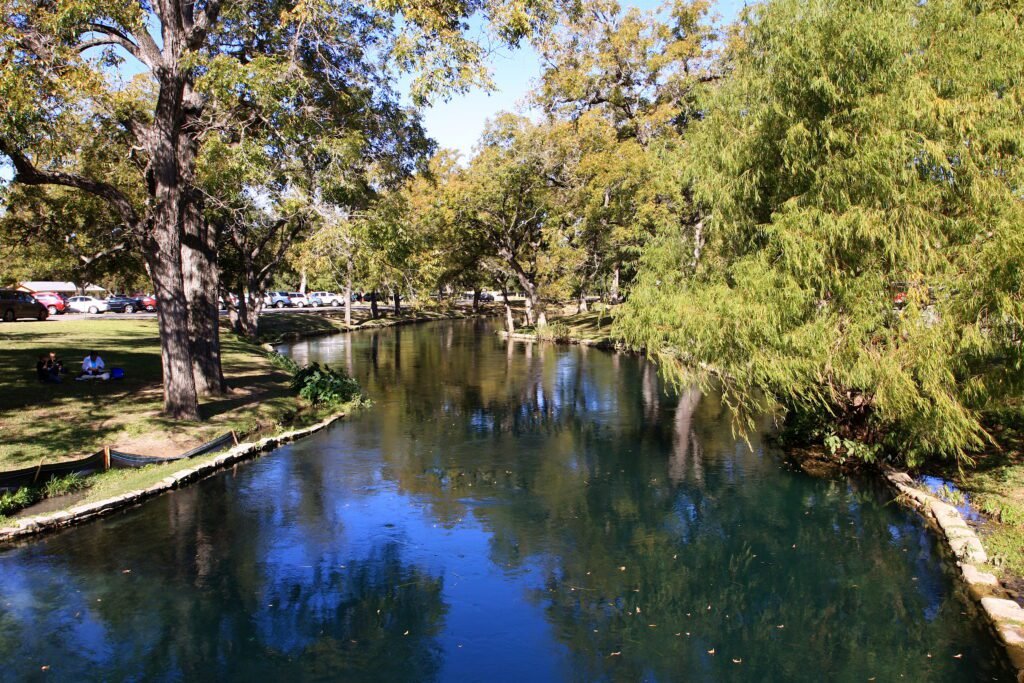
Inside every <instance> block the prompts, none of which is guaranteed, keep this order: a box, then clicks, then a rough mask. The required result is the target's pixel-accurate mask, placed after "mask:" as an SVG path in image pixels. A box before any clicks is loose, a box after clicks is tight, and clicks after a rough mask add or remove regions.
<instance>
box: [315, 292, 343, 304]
mask: <svg viewBox="0 0 1024 683" xmlns="http://www.w3.org/2000/svg"><path fill="white" fill-rule="evenodd" d="M308 298H309V303H310V304H311V305H313V306H341V305H342V304H343V303H344V302H345V297H344V296H342V295H341V294H335V293H334V292H310V293H309V295H308Z"/></svg>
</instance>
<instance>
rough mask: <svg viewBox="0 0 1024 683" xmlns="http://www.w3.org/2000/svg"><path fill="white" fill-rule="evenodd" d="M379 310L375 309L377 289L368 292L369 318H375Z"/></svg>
mask: <svg viewBox="0 0 1024 683" xmlns="http://www.w3.org/2000/svg"><path fill="white" fill-rule="evenodd" d="M378 313H379V311H378V310H377V290H376V289H375V290H373V291H372V292H370V318H372V319H373V320H376V319H377V315H378Z"/></svg>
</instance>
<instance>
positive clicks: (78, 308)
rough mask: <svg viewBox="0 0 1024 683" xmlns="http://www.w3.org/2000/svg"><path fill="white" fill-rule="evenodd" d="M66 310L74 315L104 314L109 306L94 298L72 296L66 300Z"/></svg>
mask: <svg viewBox="0 0 1024 683" xmlns="http://www.w3.org/2000/svg"><path fill="white" fill-rule="evenodd" d="M68 308H70V309H71V310H72V311H74V312H76V313H106V312H107V310H108V309H109V306H107V302H106V301H104V300H103V299H97V298H96V297H94V296H73V297H71V298H70V299H68Z"/></svg>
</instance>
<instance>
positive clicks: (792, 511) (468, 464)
mask: <svg viewBox="0 0 1024 683" xmlns="http://www.w3.org/2000/svg"><path fill="white" fill-rule="evenodd" d="M292 352H293V354H294V355H295V356H296V357H297V358H301V359H303V360H318V361H321V362H327V363H331V364H333V363H339V364H341V363H344V364H346V365H347V364H351V367H352V369H353V372H354V374H355V375H356V376H357V377H358V378H359V380H360V382H362V383H363V386H364V388H365V389H366V391H367V393H368V394H369V395H370V396H371V397H372V399H373V401H374V406H373V408H372V409H370V410H368V411H366V412H365V413H363V414H361V415H358V416H356V417H354V418H353V419H352V420H350V421H348V422H346V423H343V424H340V425H339V426H338V427H336V428H333V429H331V430H329V431H326V432H323V433H320V434H318V435H316V436H314V437H312V438H310V439H307V440H305V441H302V442H300V443H297V444H294V445H292V446H289V447H286V448H283V449H281V450H280V451H279V452H277V453H275V454H273V455H271V456H270V457H267V458H264V459H262V460H260V461H258V462H256V463H252V464H249V465H246V466H244V467H240V468H239V469H238V470H237V472H235V473H232V474H229V475H225V476H220V477H216V478H213V479H210V480H207V481H204V482H202V483H201V484H199V485H197V486H195V487H192V488H190V489H187V490H184V491H180V492H177V493H175V494H173V495H170V496H165V497H163V498H161V499H159V500H157V501H154V502H151V503H149V504H147V505H146V506H143V507H142V508H139V509H138V510H136V511H133V512H131V513H128V514H125V515H122V516H119V517H116V518H112V519H109V520H105V521H103V522H99V523H96V524H92V525H88V526H85V527H81V528H79V529H75V530H72V531H69V532H67V533H64V534H60V535H57V536H54V537H52V538H50V539H47V540H45V541H42V542H39V543H35V544H31V545H27V546H24V547H22V548H19V549H15V550H9V551H0V596H3V597H2V598H0V657H3V658H4V661H5V662H6V664H5V666H7V668H6V669H5V670H4V671H5V673H4V674H0V677H3V676H4V675H6V673H7V672H12V673H14V674H15V675H16V677H19V678H20V677H23V676H21V675H20V674H23V673H26V672H28V673H32V672H36V673H37V672H38V671H39V666H40V665H42V664H49V665H51V666H53V669H51V672H52V673H53V674H59V675H58V676H57V677H59V678H65V679H69V680H80V679H89V678H106V679H123V678H138V679H149V678H158V679H161V678H189V679H190V680H191V679H196V678H199V679H203V678H207V679H226V678H232V679H236V680H242V679H244V680H251V679H269V678H295V679H296V680H304V679H329V680H430V679H441V680H457V681H461V680H468V679H481V680H482V679H486V680H550V679H558V678H561V679H568V680H585V681H600V680H629V681H633V680H666V681H669V680H671V681H674V680H755V681H767V680H784V681H798V680H808V681H818V680H866V679H869V678H872V677H875V678H876V679H877V680H879V681H881V680H899V679H900V677H901V676H903V677H904V678H905V680H932V681H942V680H949V681H954V680H955V681H960V680H992V679H993V678H994V679H996V680H1012V678H1011V677H1010V674H1009V671H1008V669H1007V668H1006V665H1005V662H1004V661H1003V659H1002V655H1001V652H1000V650H999V649H998V647H997V645H996V644H995V642H994V640H993V639H992V637H991V636H990V635H989V634H987V633H986V632H985V631H984V630H983V629H982V628H981V627H980V625H979V622H977V621H975V620H973V619H972V618H970V617H965V616H963V615H962V614H961V612H962V611H965V610H966V605H967V601H965V600H964V599H963V597H962V596H961V595H959V594H958V592H957V589H956V588H955V587H954V583H953V582H952V580H951V576H950V574H949V573H948V570H947V569H945V568H944V565H943V564H942V563H941V562H939V558H938V557H937V554H936V548H935V544H934V542H933V539H932V538H931V536H930V535H929V534H928V532H927V531H926V530H925V529H924V527H923V526H922V525H921V523H920V522H919V521H918V520H917V519H916V518H915V517H913V516H911V515H909V514H906V513H904V512H902V511H901V510H899V509H897V508H895V507H892V506H887V505H886V502H887V499H886V498H885V497H884V495H883V494H882V493H881V492H879V491H876V490H874V488H873V487H872V486H871V485H870V484H868V483H864V482H857V481H848V480H843V481H822V480H814V479H811V478H809V477H806V476H805V475H803V474H799V473H793V472H790V471H788V470H787V469H786V467H785V465H784V463H783V462H782V461H781V459H779V458H778V457H776V455H775V454H773V453H772V452H771V451H770V449H768V448H767V447H766V446H765V445H764V443H763V440H762V438H761V436H760V435H759V434H753V435H751V439H750V444H749V447H748V445H747V444H745V443H744V442H743V441H738V440H737V439H736V438H735V437H734V436H733V434H732V430H731V425H730V419H729V416H728V415H727V414H726V413H725V411H724V409H723V408H722V405H721V402H720V401H718V400H717V398H716V397H715V396H711V395H708V396H701V395H700V394H699V393H697V392H694V391H686V392H682V393H681V394H680V395H678V396H670V395H668V394H667V393H666V392H665V391H664V389H663V387H662V386H661V384H660V382H659V380H658V377H657V373H656V371H655V369H654V368H653V367H652V366H650V365H648V364H647V363H645V362H644V361H643V360H642V359H640V358H636V357H632V356H622V355H612V354H607V353H604V352H598V351H595V350H585V349H573V348H563V347H555V346H551V345H547V344H522V343H512V344H507V343H505V342H503V341H502V340H500V339H499V338H498V337H496V336H495V335H494V334H493V327H492V326H491V325H490V324H489V323H483V324H474V323H453V324H443V325H434V326H426V327H420V328H407V329H405V330H403V331H400V332H399V331H398V330H397V329H385V330H380V331H374V332H372V333H367V334H360V335H352V336H350V337H344V338H340V339H329V338H328V339H323V340H317V341H315V342H309V343H305V344H297V345H295V346H294V347H293V348H292ZM126 569H130V570H131V573H128V574H125V573H123V571H124V570H126ZM463 646H464V647H463ZM712 650H713V651H714V653H713V654H712V653H711V652H710V651H712ZM929 655H930V656H929ZM954 655H960V657H954Z"/></svg>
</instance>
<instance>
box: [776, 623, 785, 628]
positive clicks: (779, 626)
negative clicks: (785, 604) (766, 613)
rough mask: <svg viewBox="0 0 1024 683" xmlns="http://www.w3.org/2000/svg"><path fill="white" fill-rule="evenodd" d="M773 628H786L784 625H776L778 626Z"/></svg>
mask: <svg viewBox="0 0 1024 683" xmlns="http://www.w3.org/2000/svg"><path fill="white" fill-rule="evenodd" d="M775 628H786V625H785V624H779V625H778V626H776V627H775Z"/></svg>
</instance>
